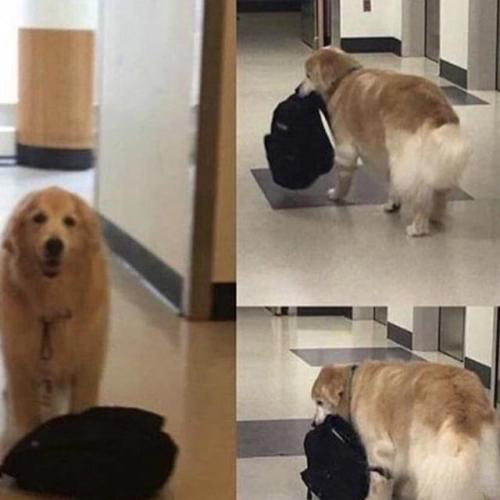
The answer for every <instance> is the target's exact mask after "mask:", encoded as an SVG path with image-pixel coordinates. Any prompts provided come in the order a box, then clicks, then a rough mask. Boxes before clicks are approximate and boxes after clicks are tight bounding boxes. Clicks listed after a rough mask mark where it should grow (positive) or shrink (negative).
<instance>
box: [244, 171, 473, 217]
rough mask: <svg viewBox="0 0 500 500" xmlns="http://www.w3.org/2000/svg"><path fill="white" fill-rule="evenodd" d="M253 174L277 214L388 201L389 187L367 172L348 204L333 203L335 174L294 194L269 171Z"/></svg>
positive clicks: (460, 196)
mask: <svg viewBox="0 0 500 500" xmlns="http://www.w3.org/2000/svg"><path fill="white" fill-rule="evenodd" d="M252 174H253V176H254V178H255V180H256V181H257V184H258V185H259V187H260V189H261V190H262V192H263V193H264V196H265V197H266V199H267V201H268V202H269V204H270V205H271V207H273V208H274V209H276V210H279V209H286V208H305V207H324V206H337V207H338V206H345V205H382V204H383V203H385V202H386V201H387V185H386V183H384V182H383V181H382V180H380V179H378V178H376V177H375V176H374V175H372V174H371V173H369V172H368V171H367V170H366V169H364V168H359V169H358V171H357V172H356V175H355V176H354V180H353V185H352V187H351V190H350V191H349V194H348V196H347V198H346V200H345V201H342V202H333V201H331V200H329V199H328V196H327V192H328V189H330V188H331V187H332V186H333V184H334V182H333V172H330V173H329V174H327V175H322V176H321V177H320V178H319V179H318V180H317V181H316V182H315V183H314V184H313V185H312V186H311V187H310V188H308V189H302V190H296V191H294V190H290V189H285V188H282V187H281V186H278V184H275V183H274V182H273V179H272V176H271V172H270V170H269V169H267V168H259V169H253V170H252ZM470 199H472V198H471V197H470V196H469V195H468V194H467V193H465V192H464V191H462V190H461V189H459V188H457V189H456V190H454V191H453V192H452V193H451V194H450V200H452V201H457V200H470Z"/></svg>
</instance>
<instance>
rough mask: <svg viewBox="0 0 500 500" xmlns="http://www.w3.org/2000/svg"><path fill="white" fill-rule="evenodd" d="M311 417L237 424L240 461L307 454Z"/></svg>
mask: <svg viewBox="0 0 500 500" xmlns="http://www.w3.org/2000/svg"><path fill="white" fill-rule="evenodd" d="M312 418H313V409H312V407H311V418H310V419H307V420H303V419H287V420H251V421H242V422H238V458H255V457H279V456H300V455H304V438H305V435H306V433H307V431H308V430H310V428H311V423H312Z"/></svg>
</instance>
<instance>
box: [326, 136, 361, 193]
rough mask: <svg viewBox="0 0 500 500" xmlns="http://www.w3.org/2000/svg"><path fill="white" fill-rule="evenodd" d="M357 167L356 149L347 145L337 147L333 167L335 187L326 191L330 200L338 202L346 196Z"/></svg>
mask: <svg viewBox="0 0 500 500" xmlns="http://www.w3.org/2000/svg"><path fill="white" fill-rule="evenodd" d="M357 166H358V152H357V151H356V148H354V146H351V145H350V144H347V143H344V144H341V145H339V146H337V150H336V152H335V166H334V182H335V186H334V187H333V188H332V189H329V190H328V198H330V200H333V201H340V200H343V199H344V198H345V197H346V196H347V193H348V192H349V189H350V188H351V184H352V178H353V176H354V173H355V172H356V169H357Z"/></svg>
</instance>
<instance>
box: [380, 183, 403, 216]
mask: <svg viewBox="0 0 500 500" xmlns="http://www.w3.org/2000/svg"><path fill="white" fill-rule="evenodd" d="M400 208H401V198H400V196H399V195H398V193H397V192H396V190H395V189H394V187H392V186H391V187H390V188H389V198H388V200H387V202H386V203H385V204H384V212H387V213H392V212H397V211H398V210H399V209H400Z"/></svg>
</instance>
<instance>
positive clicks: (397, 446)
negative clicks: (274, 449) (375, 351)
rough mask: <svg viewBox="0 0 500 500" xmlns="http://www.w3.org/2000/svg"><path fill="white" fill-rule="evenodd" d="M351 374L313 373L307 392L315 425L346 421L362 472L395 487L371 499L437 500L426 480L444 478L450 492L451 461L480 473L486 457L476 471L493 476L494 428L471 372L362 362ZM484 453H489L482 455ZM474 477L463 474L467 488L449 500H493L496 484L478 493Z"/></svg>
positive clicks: (347, 370) (342, 370) (340, 370)
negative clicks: (381, 471) (356, 438)
mask: <svg viewBox="0 0 500 500" xmlns="http://www.w3.org/2000/svg"><path fill="white" fill-rule="evenodd" d="M351 374H352V370H351V367H349V366H331V367H325V368H323V369H322V370H321V372H320V374H319V376H318V378H317V379H316V381H315V383H314V385H313V388H312V398H313V399H314V401H316V402H317V404H318V408H317V410H318V411H317V415H316V421H317V422H320V421H322V419H323V418H324V416H325V415H327V414H329V413H335V414H340V415H341V416H342V417H344V418H346V419H350V420H351V421H352V423H353V425H354V426H355V427H356V429H357V430H358V432H359V433H360V436H361V438H362V441H363V442H364V444H365V446H366V450H367V456H368V460H369V462H370V465H372V466H381V467H385V468H386V469H388V470H389V471H390V472H391V473H392V475H393V476H394V478H395V483H394V484H391V485H387V486H388V487H390V488H389V491H386V492H385V493H384V494H382V495H381V496H380V497H379V496H376V495H374V496H373V498H382V499H385V498H386V497H387V498H392V488H394V489H395V491H396V492H397V493H400V494H401V492H410V493H409V495H408V496H409V497H410V498H418V499H420V498H422V499H424V498H425V499H434V498H436V500H437V499H438V498H440V497H439V495H440V494H441V493H442V488H440V487H439V486H435V485H434V476H433V474H434V473H435V474H441V479H440V480H441V482H442V483H443V484H444V485H446V481H447V475H449V476H450V477H451V478H452V480H453V481H454V482H455V484H456V483H457V480H456V479H453V478H454V476H455V475H456V471H457V470H460V466H459V465H457V466H456V468H455V469H454V468H453V467H454V464H453V460H454V459H457V460H458V458H460V459H461V457H462V456H463V457H465V458H464V461H466V462H467V463H469V465H470V463H473V462H474V461H476V462H477V463H478V464H480V465H481V466H482V460H483V458H484V457H483V455H484V456H487V460H484V462H485V463H484V467H485V468H487V467H490V468H492V470H500V469H496V467H497V466H498V465H500V463H499V457H498V445H499V441H498V438H499V433H498V422H497V419H496V416H495V413H494V410H493V409H492V407H491V405H490V404H489V402H488V399H487V397H486V393H485V391H484V389H483V386H482V384H481V382H480V380H479V378H478V377H477V376H476V375H475V374H473V373H472V372H469V371H467V370H464V369H462V368H456V367H452V366H445V365H439V364H435V363H397V362H394V363H387V362H384V363H382V362H365V363H362V364H361V365H360V366H359V367H358V368H357V369H356V371H355V372H354V375H351ZM486 437H487V438H488V439H487V442H485V440H486ZM488 446H490V447H491V449H483V448H488ZM433 455H434V456H433ZM426 460H432V461H433V462H432V464H433V465H432V467H430V466H429V467H428V468H426V463H425V462H426ZM434 460H435V462H434ZM440 462H442V464H444V465H443V467H444V468H443V469H441V470H440V467H441V466H440ZM488 462H490V463H488ZM428 469H431V472H429V470H428ZM475 472H476V471H475V470H474V468H473V467H471V468H470V470H469V471H468V472H467V474H470V476H472V478H471V479H470V481H469V483H466V484H464V485H460V487H461V488H462V489H460V490H458V489H457V490H456V491H457V493H456V496H450V497H449V498H454V500H475V499H476V498H477V499H486V498H488V499H495V500H496V499H497V498H499V496H500V491H498V490H496V491H498V493H497V494H496V496H494V495H493V494H492V493H491V492H492V491H495V489H496V486H497V485H498V484H499V483H498V477H497V478H496V479H493V480H494V484H495V487H492V486H491V482H490V483H488V484H486V485H483V484H482V483H481V481H482V479H481V477H480V475H479V474H475ZM462 476H463V474H462ZM489 480H490V481H492V479H491V478H490V479H489ZM464 481H465V479H464ZM485 482H486V483H487V481H485ZM480 483H481V484H480ZM433 488H434V489H433ZM435 488H437V490H436V489H435ZM457 488H458V486H457ZM464 491H465V492H466V493H464V494H460V493H461V492H464ZM479 491H481V493H479ZM424 492H425V494H424ZM488 495H489V496H488ZM441 498H442V497H441Z"/></svg>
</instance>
